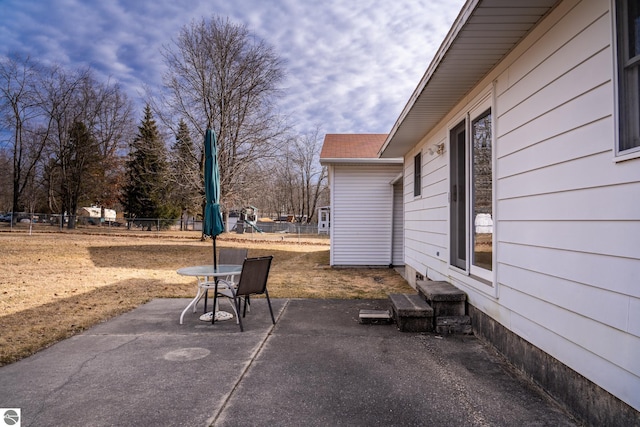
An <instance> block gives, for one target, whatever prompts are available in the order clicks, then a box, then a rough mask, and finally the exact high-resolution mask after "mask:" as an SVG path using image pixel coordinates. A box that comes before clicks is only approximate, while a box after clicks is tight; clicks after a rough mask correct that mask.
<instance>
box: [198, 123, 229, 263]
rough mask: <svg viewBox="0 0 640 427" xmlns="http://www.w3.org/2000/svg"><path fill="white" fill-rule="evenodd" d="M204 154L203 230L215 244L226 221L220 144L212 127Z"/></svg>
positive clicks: (206, 137) (208, 132)
mask: <svg viewBox="0 0 640 427" xmlns="http://www.w3.org/2000/svg"><path fill="white" fill-rule="evenodd" d="M204 156H205V158H204V192H205V196H206V199H207V200H206V205H205V208H204V224H203V228H202V230H203V233H204V235H205V236H211V237H213V238H214V245H215V237H216V236H217V235H218V234H220V233H222V232H223V231H224V223H223V220H222V212H220V170H219V167H218V146H217V142H216V135H215V133H214V132H213V130H211V129H207V132H206V134H205V138H204ZM214 251H215V248H214ZM214 254H215V252H214ZM214 256H215V255H214Z"/></svg>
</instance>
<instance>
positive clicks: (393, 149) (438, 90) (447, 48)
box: [378, 0, 561, 158]
mask: <svg viewBox="0 0 640 427" xmlns="http://www.w3.org/2000/svg"><path fill="white" fill-rule="evenodd" d="M560 1H561V0H526V1H524V0H521V1H519V2H518V3H515V7H512V8H511V9H509V11H511V10H513V11H514V14H517V13H520V14H521V16H526V17H528V18H532V19H531V20H529V21H526V20H525V21H526V22H517V23H516V24H512V23H510V24H511V25H512V26H515V27H516V29H514V30H513V31H512V34H511V35H510V36H507V37H504V39H501V40H500V43H492V44H486V45H482V44H478V45H477V46H480V47H485V48H486V47H487V46H489V47H488V48H486V49H478V52H480V53H481V55H478V57H476V58H475V59H472V58H471V59H469V58H467V56H468V55H465V52H468V49H469V46H468V45H469V44H470V43H473V42H475V41H477V34H478V33H480V35H481V36H482V35H484V36H485V37H487V38H488V39H490V37H489V36H488V35H486V32H489V31H491V30H487V29H486V28H487V24H486V23H483V22H482V18H484V16H482V15H483V13H484V14H486V13H487V11H489V12H490V11H491V10H492V9H495V8H503V9H505V8H507V9H508V8H509V7H510V6H504V5H503V4H501V3H500V2H499V1H497V2H496V1H494V0H468V1H467V2H466V3H465V5H464V6H463V7H462V9H461V11H460V13H459V14H458V17H457V18H456V20H455V21H454V23H453V25H452V27H451V29H450V30H449V32H448V33H447V36H446V37H445V39H444V41H443V42H442V44H441V46H440V48H439V49H438V51H437V52H436V54H435V56H434V58H433V60H432V61H431V63H430V65H429V67H428V68H427V71H426V72H425V74H424V76H423V77H422V79H421V80H420V82H419V83H418V85H417V87H416V89H415V90H414V92H413V94H412V95H411V97H410V98H409V101H408V102H407V104H406V105H405V107H404V109H403V110H402V112H401V113H400V116H399V117H398V119H397V120H396V122H395V124H394V125H393V127H392V129H391V131H390V132H389V135H388V136H387V138H386V140H385V142H384V143H383V144H382V147H381V148H380V150H379V151H378V156H380V157H383V158H386V157H399V156H404V155H405V154H406V153H407V152H408V151H409V150H411V149H412V148H413V147H414V146H415V145H416V144H417V143H418V142H419V141H420V140H421V139H422V138H424V136H425V135H427V134H428V133H429V132H430V131H431V130H432V129H433V128H434V127H435V126H436V125H437V124H438V123H439V122H440V121H441V120H442V118H443V117H445V115H446V114H447V113H448V112H449V111H450V110H451V108H453V107H454V106H455V104H456V103H458V102H459V101H460V100H461V99H462V98H463V97H464V96H465V95H466V94H468V93H469V91H471V90H472V89H473V88H474V87H475V86H476V85H477V84H478V82H479V81H480V80H481V79H482V78H483V77H484V76H486V75H487V73H489V72H490V71H491V70H492V69H493V68H494V67H495V66H496V65H497V64H498V63H499V62H500V61H501V60H502V59H504V57H505V56H506V55H507V54H508V53H509V52H510V51H511V50H512V49H513V48H514V47H515V46H516V45H518V43H520V41H521V40H522V39H523V38H524V36H525V35H526V34H527V33H528V32H529V31H531V29H532V28H534V27H535V26H536V25H537V24H538V23H539V22H540V20H541V18H542V17H543V16H545V15H546V14H547V13H549V11H550V10H551V9H553V7H555V6H556V5H557V4H558V3H559V2H560ZM480 9H482V12H478V11H479V10H480ZM477 15H481V16H477ZM533 18H537V19H533ZM472 20H473V21H474V22H475V26H477V27H480V28H481V29H480V30H478V29H475V28H474V29H473V30H467V27H468V26H469V25H468V24H469V23H470V21H472ZM502 23H503V24H506V23H507V22H506V21H504V22H502ZM482 27H485V29H482ZM483 31H485V33H484V34H483ZM461 60H462V61H466V63H467V64H466V65H459V64H458V62H460V61H461ZM443 68H446V70H444V71H442V72H439V71H441V70H442V69H443ZM452 69H454V70H456V71H457V70H464V75H460V74H461V73H459V72H458V73H456V72H451V70H452ZM452 88H453V90H452ZM416 106H417V107H418V108H417V107H416ZM418 110H419V111H418Z"/></svg>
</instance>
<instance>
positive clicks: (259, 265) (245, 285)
mask: <svg viewBox="0 0 640 427" xmlns="http://www.w3.org/2000/svg"><path fill="white" fill-rule="evenodd" d="M272 260H273V257H272V256H265V257H258V258H247V259H245V260H244V264H243V265H242V273H241V274H240V280H239V281H238V286H237V287H236V288H232V289H231V292H232V293H233V302H234V304H235V306H236V313H238V320H239V322H238V324H239V325H240V331H244V327H243V325H242V319H240V316H239V314H240V304H241V303H242V299H244V310H243V313H242V317H245V316H246V314H247V304H250V297H251V295H260V294H264V296H265V297H266V298H267V304H268V305H269V312H270V313H271V321H272V322H273V324H274V325H275V324H276V319H275V317H274V316H273V308H272V307H271V300H270V299H269V291H267V279H268V277H269V270H270V268H271V261H272Z"/></svg>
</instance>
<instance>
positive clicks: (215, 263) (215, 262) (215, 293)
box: [211, 236, 218, 325]
mask: <svg viewBox="0 0 640 427" xmlns="http://www.w3.org/2000/svg"><path fill="white" fill-rule="evenodd" d="M212 239H213V268H214V270H215V269H216V268H218V258H217V256H216V236H213V237H212ZM213 280H214V281H215V284H216V285H215V287H214V290H213V308H212V309H211V324H212V325H213V324H214V323H215V321H216V304H218V277H217V276H216V277H214V278H213Z"/></svg>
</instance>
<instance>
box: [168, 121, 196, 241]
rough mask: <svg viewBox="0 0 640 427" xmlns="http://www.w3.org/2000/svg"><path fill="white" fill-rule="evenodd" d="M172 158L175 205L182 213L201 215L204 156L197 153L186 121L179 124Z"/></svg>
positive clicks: (172, 149)
mask: <svg viewBox="0 0 640 427" xmlns="http://www.w3.org/2000/svg"><path fill="white" fill-rule="evenodd" d="M171 158H172V160H171V168H172V176H173V201H174V203H175V205H176V206H177V207H179V208H180V210H181V212H182V213H190V214H195V213H200V212H201V211H202V203H203V201H204V188H203V182H204V177H203V176H202V169H203V168H202V166H201V163H202V155H201V154H197V153H196V148H195V145H194V143H193V140H192V139H191V135H190V133H189V128H188V126H187V123H186V122H185V121H184V120H180V123H179V124H178V132H177V134H176V141H175V143H174V144H173V146H172V147H171ZM181 228H182V225H181Z"/></svg>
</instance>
